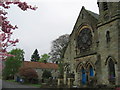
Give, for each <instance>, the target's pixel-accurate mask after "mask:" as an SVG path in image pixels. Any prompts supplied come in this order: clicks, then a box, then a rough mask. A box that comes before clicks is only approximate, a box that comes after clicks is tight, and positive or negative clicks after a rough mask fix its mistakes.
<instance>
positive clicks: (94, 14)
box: [87, 10, 99, 19]
mask: <svg viewBox="0 0 120 90" xmlns="http://www.w3.org/2000/svg"><path fill="white" fill-rule="evenodd" d="M87 11H88V13H90V14H91V15H92V16H93V17H95V18H96V19H98V18H99V15H98V14H97V13H94V12H92V11H89V10H87Z"/></svg>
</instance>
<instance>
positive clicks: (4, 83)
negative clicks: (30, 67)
mask: <svg viewBox="0 0 120 90" xmlns="http://www.w3.org/2000/svg"><path fill="white" fill-rule="evenodd" d="M2 88H38V87H34V86H30V85H22V84H20V83H17V82H9V81H2Z"/></svg>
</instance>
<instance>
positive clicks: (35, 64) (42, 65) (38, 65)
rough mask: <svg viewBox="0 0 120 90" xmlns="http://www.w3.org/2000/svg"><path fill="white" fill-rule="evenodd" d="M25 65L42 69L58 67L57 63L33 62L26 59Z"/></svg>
mask: <svg viewBox="0 0 120 90" xmlns="http://www.w3.org/2000/svg"><path fill="white" fill-rule="evenodd" d="M23 67H30V68H40V69H58V65H57V64H55V63H41V62H31V61H24V62H23Z"/></svg>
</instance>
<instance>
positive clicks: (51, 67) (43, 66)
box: [22, 61, 58, 79]
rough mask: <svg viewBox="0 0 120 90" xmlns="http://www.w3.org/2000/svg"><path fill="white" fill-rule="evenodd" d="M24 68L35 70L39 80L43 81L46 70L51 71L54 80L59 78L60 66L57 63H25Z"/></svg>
mask: <svg viewBox="0 0 120 90" xmlns="http://www.w3.org/2000/svg"><path fill="white" fill-rule="evenodd" d="M22 67H29V68H33V69H34V70H35V71H36V72H37V74H38V79H42V74H43V71H44V70H48V71H50V72H51V74H52V77H53V78H57V77H58V65H57V64H55V63H41V62H31V61H24V62H23V66H22Z"/></svg>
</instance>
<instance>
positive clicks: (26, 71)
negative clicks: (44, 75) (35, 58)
mask: <svg viewBox="0 0 120 90" xmlns="http://www.w3.org/2000/svg"><path fill="white" fill-rule="evenodd" d="M19 74H20V76H21V77H23V78H24V80H25V82H31V83H34V82H35V83H36V82H37V81H38V75H37V72H36V71H35V70H34V69H32V68H28V67H22V68H20V70H19Z"/></svg>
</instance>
